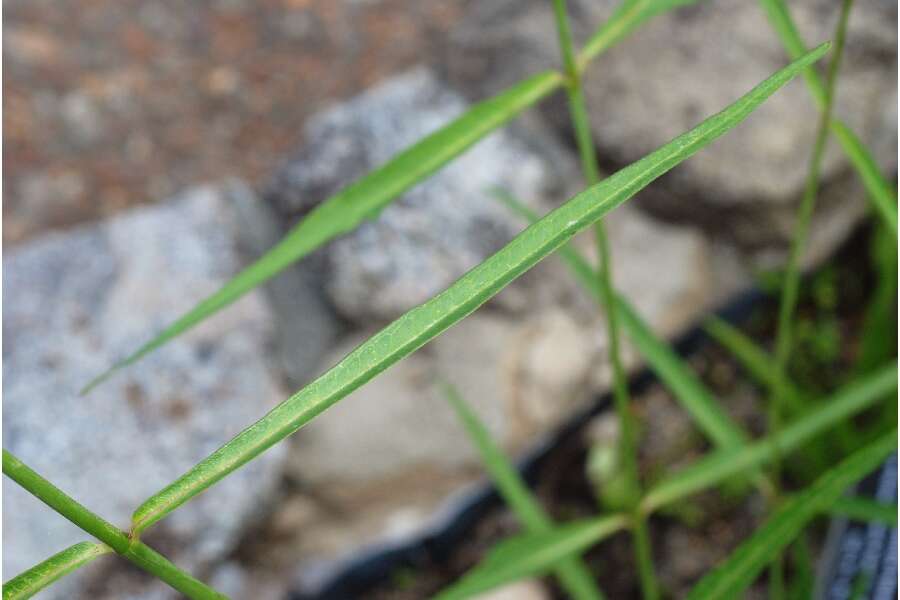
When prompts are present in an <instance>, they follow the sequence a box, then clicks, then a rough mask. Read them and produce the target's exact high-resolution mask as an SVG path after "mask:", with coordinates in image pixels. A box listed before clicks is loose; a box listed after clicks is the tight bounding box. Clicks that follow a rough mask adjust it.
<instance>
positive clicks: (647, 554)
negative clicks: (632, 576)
mask: <svg viewBox="0 0 900 600" xmlns="http://www.w3.org/2000/svg"><path fill="white" fill-rule="evenodd" d="M632 533H633V534H634V548H635V556H636V557H637V564H638V574H639V575H640V581H641V593H642V594H643V596H644V600H658V599H659V584H658V583H657V581H656V572H655V569H654V567H653V546H652V545H651V542H650V531H649V530H648V528H647V520H646V519H645V518H644V517H643V516H641V515H636V516H635V519H634V526H633V528H632Z"/></svg>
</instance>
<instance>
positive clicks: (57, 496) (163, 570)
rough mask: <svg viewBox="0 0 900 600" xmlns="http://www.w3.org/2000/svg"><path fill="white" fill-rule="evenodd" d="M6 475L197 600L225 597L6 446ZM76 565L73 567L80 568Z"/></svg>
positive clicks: (218, 599)
mask: <svg viewBox="0 0 900 600" xmlns="http://www.w3.org/2000/svg"><path fill="white" fill-rule="evenodd" d="M3 474H4V475H6V476H7V477H9V478H10V479H12V480H13V481H15V482H16V483H18V484H19V485H21V486H22V487H23V488H25V489H26V490H28V491H29V492H30V493H31V494H32V495H34V496H35V497H36V498H37V499H38V500H40V501H41V502H43V503H44V504H46V505H47V506H49V507H50V508H52V509H53V510H55V511H56V512H58V513H59V514H61V515H62V516H63V517H65V518H66V519H68V520H69V521H71V522H72V523H74V524H75V525H77V526H78V527H79V528H81V529H83V530H84V531H86V532H87V533H89V534H91V535H92V536H94V537H95V538H97V539H98V540H100V541H101V542H103V543H104V544H106V545H107V546H109V547H110V548H112V549H113V550H114V551H115V552H116V553H118V554H120V555H122V556H123V557H125V558H126V559H128V560H129V561H131V562H132V563H134V564H135V565H137V566H138V567H140V568H141V569H143V570H145V571H147V572H148V573H152V574H153V575H155V576H157V577H158V578H160V579H162V580H163V581H165V582H166V583H168V584H169V585H170V586H172V587H173V588H175V589H176V590H178V591H179V592H181V593H182V594H184V595H185V596H187V597H188V598H195V599H197V600H220V599H222V598H225V596H223V595H222V594H220V593H218V592H217V591H215V590H214V589H212V588H211V587H209V586H207V585H206V584H205V583H203V582H202V581H199V580H198V579H195V578H194V577H192V576H191V575H189V574H187V573H185V572H184V571H182V570H181V569H179V568H178V567H176V566H175V565H174V564H172V563H171V562H170V561H169V560H168V559H167V558H166V557H164V556H163V555H161V554H159V553H158V552H156V551H155V550H153V549H152V548H150V547H149V546H147V545H146V544H143V543H142V542H139V541H136V540H133V539H131V538H130V537H129V536H128V535H127V534H126V533H125V532H124V531H122V530H121V529H119V528H117V527H116V526H115V525H113V524H111V523H109V522H108V521H106V520H105V519H103V518H102V517H100V516H98V515H96V514H94V513H93V512H91V511H90V510H88V509H87V508H85V507H84V506H82V505H81V504H79V503H78V502H76V501H75V500H74V499H72V498H71V497H69V496H68V495H67V494H66V493H65V492H63V491H62V490H61V489H59V488H58V487H56V486H55V485H53V484H52V483H50V482H49V481H47V480H46V479H44V478H43V477H42V476H41V475H40V474H38V473H37V472H36V471H34V470H33V469H31V468H30V467H29V466H28V465H26V464H25V463H23V462H22V461H21V460H19V459H18V458H16V457H15V456H14V455H13V454H12V453H10V452H8V451H7V450H5V449H4V450H3ZM81 564H86V562H82V563H80V564H79V565H77V566H81ZM77 566H76V567H73V568H77Z"/></svg>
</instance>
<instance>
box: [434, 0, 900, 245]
mask: <svg viewBox="0 0 900 600" xmlns="http://www.w3.org/2000/svg"><path fill="white" fill-rule="evenodd" d="M569 4H570V5H572V8H571V10H572V13H573V15H574V18H573V19H572V21H573V27H574V29H575V31H576V33H577V34H578V37H579V38H581V39H585V38H586V37H587V36H588V35H589V34H590V33H591V31H592V30H593V29H594V28H596V27H597V26H598V25H600V24H601V23H603V22H604V20H605V19H607V18H608V17H609V15H610V14H611V13H612V11H613V9H614V8H615V6H617V5H618V4H619V3H618V2H617V1H613V0H606V1H603V2H570V3H569ZM790 4H791V10H792V13H793V14H794V16H795V18H796V21H797V23H798V27H799V28H800V31H801V33H802V34H803V36H804V38H805V39H806V40H808V41H809V42H810V43H818V42H820V41H823V40H826V39H830V38H831V37H832V36H833V29H834V24H835V20H836V18H837V14H838V11H839V5H840V3H837V2H832V1H830V0H803V1H797V2H791V3H790ZM896 19H897V3H896V2H893V1H892V0H881V1H878V2H874V1H873V2H865V3H860V4H858V5H856V6H855V7H854V11H853V13H852V15H851V18H850V30H849V33H848V44H847V51H846V57H845V59H846V60H845V62H844V64H843V65H842V70H841V79H840V82H839V88H838V100H837V111H836V112H837V114H838V115H839V116H840V117H841V118H843V119H845V120H846V121H847V122H848V123H849V124H850V125H851V126H852V127H853V128H854V130H855V131H856V132H857V133H858V134H859V135H860V137H861V138H862V139H863V140H864V142H865V143H866V144H868V145H869V147H870V148H871V149H872V150H873V151H874V154H875V156H876V158H877V159H878V160H879V162H880V163H881V166H882V168H883V169H885V170H886V172H887V173H888V174H892V173H896V170H897V154H896V148H897V112H896V106H897V80H896V67H897V63H896V46H897V30H896V26H895V23H896ZM558 57H559V51H558V49H557V40H556V34H555V29H554V25H553V18H552V10H551V7H550V6H548V5H547V3H546V2H542V1H539V0H535V1H528V2H520V1H513V0H504V1H500V2H490V3H480V4H478V5H473V6H472V8H471V10H470V11H469V14H468V15H467V17H466V20H465V21H464V23H463V24H462V25H460V26H459V27H457V28H456V30H455V32H454V34H453V36H452V40H451V42H450V43H449V44H448V46H447V49H446V54H445V57H444V60H443V61H442V64H443V66H444V69H445V73H444V75H445V77H446V78H448V79H449V80H450V81H451V82H452V83H453V84H454V85H456V86H459V87H460V89H464V90H466V91H467V93H468V94H469V95H470V96H472V97H475V98H483V97H485V96H487V95H489V94H492V93H495V92H497V91H498V90H499V89H501V88H502V87H505V86H507V85H509V84H510V83H512V82H513V81H516V80H518V79H520V78H522V77H524V76H526V75H528V74H530V73H533V72H536V71H537V70H539V69H543V68H548V67H551V68H552V67H555V66H556V65H558V64H559V58H558ZM786 60H787V58H786V55H785V52H784V51H783V50H782V47H781V44H780V42H779V40H778V38H777V37H776V35H775V33H774V32H773V30H772V28H771V27H770V26H769V24H768V21H767V19H766V17H765V14H764V12H763V9H762V8H761V6H760V5H759V3H757V2H747V1H745V0H722V1H717V2H698V3H697V4H696V5H692V6H688V7H682V8H679V9H676V10H674V11H672V12H670V13H667V14H664V15H661V16H658V17H655V18H653V19H651V20H650V21H648V22H646V23H645V24H644V25H642V26H641V27H640V28H639V29H638V30H636V31H635V32H633V33H632V34H631V35H630V36H629V37H627V38H626V39H624V40H623V41H622V42H620V43H619V44H618V45H616V46H615V47H613V48H612V49H610V50H609V51H608V52H607V53H606V54H604V55H603V56H602V57H601V58H599V59H598V60H597V61H596V63H595V64H594V65H593V66H592V67H591V68H589V70H588V75H587V77H586V94H587V98H588V104H589V110H590V112H591V115H592V116H593V120H592V123H593V127H594V132H595V138H596V140H597V144H598V146H599V155H600V157H601V161H603V162H604V163H605V164H607V166H608V167H609V168H618V167H621V166H624V165H626V164H628V163H630V162H632V161H634V160H636V159H638V158H640V157H641V156H643V155H644V154H646V153H647V152H649V151H651V150H653V149H655V148H657V147H658V146H660V145H662V144H663V143H665V142H667V141H668V140H670V139H671V138H673V137H674V136H676V135H678V134H679V133H681V132H683V131H685V130H687V129H688V128H690V127H692V126H694V125H696V124H697V123H698V122H699V121H700V120H702V119H703V118H705V117H707V116H709V115H712V114H713V113H715V112H718V111H719V110H721V109H722V108H723V107H725V106H726V105H727V104H728V103H730V102H732V101H733V100H734V99H736V98H737V97H739V96H740V95H741V94H743V93H745V92H746V91H748V90H749V89H750V88H751V87H752V86H753V85H755V84H756V83H758V82H759V81H761V80H762V79H763V78H765V77H767V76H768V75H769V74H771V73H772V72H774V71H775V70H776V69H778V68H780V67H781V66H783V65H784V64H785V62H786ZM542 114H543V115H544V116H545V118H546V119H547V120H548V121H549V122H551V123H553V124H554V125H556V126H557V127H558V128H560V129H561V130H563V131H569V130H570V129H569V125H568V114H567V109H566V106H565V101H564V99H563V98H562V95H561V94H560V95H557V97H556V98H555V99H554V100H553V101H551V102H548V103H545V104H544V110H543V111H542ZM817 121H818V112H817V111H816V110H815V108H814V104H813V102H812V100H811V98H810V96H809V93H808V91H807V89H806V88H805V86H804V85H803V83H802V82H799V81H798V82H795V83H793V84H792V85H789V86H787V87H786V88H785V89H783V90H780V91H779V92H778V93H777V94H776V95H774V96H773V97H772V98H770V99H769V100H768V101H767V102H766V103H765V104H764V105H763V106H761V107H760V108H759V109H758V110H757V111H756V113H755V114H754V115H752V116H751V117H750V118H749V119H748V120H747V122H746V123H744V124H743V125H741V126H739V127H738V128H736V129H734V130H732V131H731V132H729V133H728V134H727V135H726V136H724V137H723V138H722V139H720V140H718V141H716V142H715V143H714V144H713V145H712V146H711V147H710V148H709V149H707V150H705V151H703V152H702V153H701V154H700V155H698V156H697V157H696V158H694V159H692V160H689V161H687V162H686V163H684V164H682V165H680V166H679V167H678V168H677V169H675V170H674V171H673V172H672V174H670V175H668V176H666V177H665V178H664V179H663V180H662V181H660V182H659V183H658V184H656V185H654V186H652V187H651V188H650V189H648V190H647V191H646V192H644V193H642V194H641V199H642V200H641V203H642V206H644V207H649V208H650V209H652V210H653V211H654V212H655V213H656V214H657V215H659V216H662V217H665V218H666V219H669V220H675V221H680V222H690V223H694V224H698V225H702V226H703V227H705V228H706V229H707V230H708V231H709V233H710V234H711V235H713V236H716V237H718V238H721V239H725V240H728V241H731V242H732V243H738V244H740V245H742V246H746V247H749V248H751V249H756V248H760V247H764V248H765V247H772V246H775V247H778V246H780V245H781V246H783V245H784V242H785V240H786V239H787V238H789V235H790V223H791V221H792V216H793V212H794V207H795V206H796V203H797V201H798V199H799V196H800V193H801V189H802V187H803V181H804V178H805V175H806V171H807V164H808V160H809V154H810V151H811V145H812V141H813V137H814V135H815V130H816V127H817ZM823 179H824V180H825V182H826V183H827V184H835V185H828V186H827V187H829V188H831V189H826V190H825V192H824V193H823V197H822V198H821V201H820V203H819V204H820V210H819V211H818V213H817V218H818V219H819V221H820V222H821V223H822V224H823V225H824V227H823V228H819V227H818V224H817V227H815V228H814V232H816V233H817V234H821V236H820V237H821V238H822V239H823V240H824V242H822V243H824V244H825V245H826V246H827V249H826V250H830V249H832V248H833V247H834V246H835V245H836V244H838V243H839V242H840V241H841V239H843V236H844V235H845V234H846V232H847V230H849V229H850V228H851V227H852V225H853V224H854V223H855V222H857V220H858V218H859V217H860V216H861V213H862V207H863V206H864V202H863V194H862V191H861V187H860V186H859V185H858V182H857V181H856V179H855V178H854V177H853V176H852V174H851V170H850V167H849V164H848V162H847V160H846V159H845V157H844V156H843V154H842V153H841V152H840V150H839V149H838V148H837V144H836V143H835V142H832V144H831V148H830V151H829V153H828V155H827V158H826V162H825V168H824V171H823ZM844 180H849V181H850V182H852V183H853V184H854V185H852V186H851V187H850V188H849V189H848V187H847V186H846V185H844ZM848 192H849V193H848Z"/></svg>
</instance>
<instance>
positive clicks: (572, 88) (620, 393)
mask: <svg viewBox="0 0 900 600" xmlns="http://www.w3.org/2000/svg"><path fill="white" fill-rule="evenodd" d="M553 12H554V15H555V17H556V28H557V33H558V35H559V46H560V49H561V51H562V55H563V64H564V67H565V72H566V76H567V81H566V96H567V98H568V101H569V114H570V116H571V119H572V127H573V129H574V130H575V139H576V142H577V144H578V155H579V157H580V158H581V168H582V173H583V175H584V178H585V181H586V182H587V184H588V185H589V186H590V185H595V184H596V183H597V182H599V181H600V170H599V168H598V166H597V154H596V149H595V146H594V141H593V139H592V136H591V128H590V123H589V119H588V113H587V107H586V104H585V101H584V93H583V90H582V81H581V73H580V72H579V70H578V68H577V65H576V62H575V50H574V44H573V42H572V32H571V30H570V28H569V20H568V16H567V13H566V3H565V0H553ZM594 236H595V238H596V244H597V254H598V257H599V259H600V269H599V270H598V276H599V281H600V291H601V294H602V310H603V312H604V315H605V317H606V325H607V329H608V337H609V355H610V362H611V363H612V371H613V397H614V399H615V405H616V413H617V414H618V417H619V427H620V429H621V440H620V443H619V455H620V456H621V458H622V460H623V461H624V468H625V470H626V472H627V473H629V477H630V478H631V480H632V481H631V484H630V487H631V490H632V492H634V498H632V499H631V500H632V501H634V502H636V501H637V496H638V495H639V493H640V487H639V483H638V482H639V480H640V478H639V474H638V468H637V460H636V454H637V448H636V445H635V444H636V440H635V435H634V423H633V419H632V417H631V409H630V406H631V400H630V398H629V393H628V382H627V379H626V377H625V369H624V368H623V367H622V356H621V351H620V344H619V323H618V316H617V314H616V312H617V311H616V310H615V306H616V302H615V292H614V290H613V285H612V264H611V260H610V250H609V240H608V238H607V236H606V231H605V228H604V226H603V221H602V220H599V221H597V223H596V224H595V225H594Z"/></svg>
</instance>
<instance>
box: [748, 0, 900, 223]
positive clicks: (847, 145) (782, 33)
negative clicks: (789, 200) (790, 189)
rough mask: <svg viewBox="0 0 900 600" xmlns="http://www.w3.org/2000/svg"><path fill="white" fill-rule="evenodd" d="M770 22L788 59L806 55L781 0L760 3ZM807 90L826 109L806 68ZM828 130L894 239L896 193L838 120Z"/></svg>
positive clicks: (821, 86)
mask: <svg viewBox="0 0 900 600" xmlns="http://www.w3.org/2000/svg"><path fill="white" fill-rule="evenodd" d="M760 3H761V4H762V6H763V8H764V9H765V11H766V14H767V15H768V17H769V22H770V23H771V24H772V27H773V28H774V29H775V31H776V33H777V34H778V36H779V37H780V38H781V42H782V44H784V47H785V49H786V50H787V52H788V55H789V56H790V57H791V58H797V57H799V56H802V55H803V54H805V53H806V44H805V43H804V42H803V39H802V38H801V37H800V33H799V32H798V31H797V27H796V25H794V20H793V19H792V18H791V14H790V11H789V10H788V7H787V5H786V4H785V2H784V0H760ZM803 77H804V79H805V80H806V84H807V87H808V88H809V91H810V93H811V94H812V97H813V99H814V100H815V101H816V103H817V104H818V105H819V107H820V108H824V107H825V104H826V102H825V100H826V95H827V94H826V90H825V84H824V83H823V82H822V79H821V77H819V74H818V73H816V71H815V69H812V68H809V69H806V70H805V71H804V72H803ZM828 125H829V129H830V131H831V133H833V134H834V136H835V138H836V139H837V140H838V142H839V143H840V145H841V148H842V149H843V150H844V154H846V155H847V158H848V159H849V160H850V163H851V164H852V165H853V167H854V168H855V169H856V172H857V173H858V174H859V177H860V179H861V180H862V183H863V186H865V188H866V191H867V192H868V194H869V199H870V200H871V202H872V205H873V207H874V208H875V211H876V213H877V214H878V215H879V216H880V217H881V218H882V220H883V221H884V223H885V225H887V227H888V228H889V229H890V230H891V232H892V233H893V235H894V238H896V237H897V192H896V190H895V189H894V186H893V185H891V184H890V183H888V181H887V180H886V179H885V178H884V176H883V175H882V174H881V169H879V168H878V164H877V163H876V162H875V159H874V158H873V157H872V153H871V152H869V150H868V149H867V148H866V147H865V146H864V145H863V143H862V142H861V141H860V140H859V137H857V135H856V134H855V133H853V131H852V130H851V129H850V128H849V127H848V126H847V125H846V124H845V123H844V122H842V121H841V120H839V119H830V120H829V124H828Z"/></svg>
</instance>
